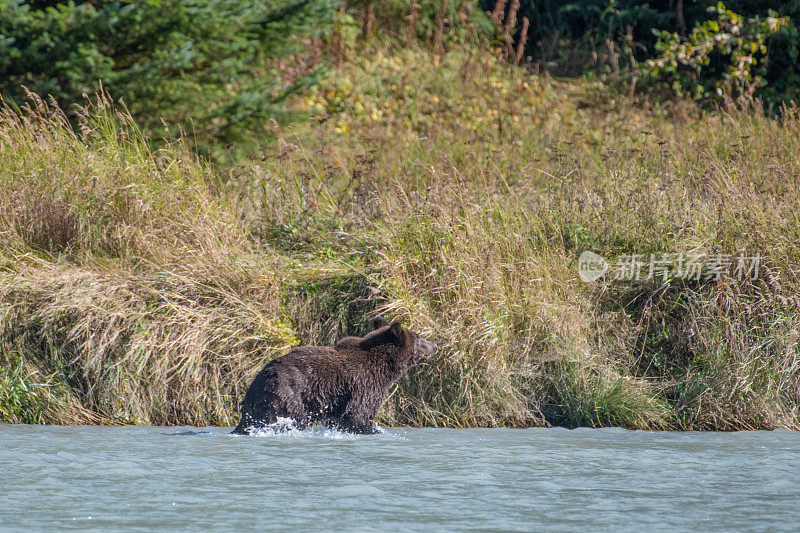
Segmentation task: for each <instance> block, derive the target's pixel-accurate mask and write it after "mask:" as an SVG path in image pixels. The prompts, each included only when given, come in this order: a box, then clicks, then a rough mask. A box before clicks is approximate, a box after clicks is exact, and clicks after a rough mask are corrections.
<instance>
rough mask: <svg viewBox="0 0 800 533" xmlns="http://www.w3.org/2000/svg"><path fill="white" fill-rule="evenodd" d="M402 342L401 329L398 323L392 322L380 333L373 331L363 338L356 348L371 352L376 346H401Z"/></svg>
mask: <svg viewBox="0 0 800 533" xmlns="http://www.w3.org/2000/svg"><path fill="white" fill-rule="evenodd" d="M403 342H404V337H403V328H402V327H401V326H400V322H392V323H391V325H390V326H389V328H388V329H383V330H381V331H378V330H375V331H373V332H372V333H370V334H369V335H367V336H366V337H364V340H362V341H361V342H360V343H359V345H358V347H359V348H361V349H362V350H371V349H372V348H375V347H376V346H381V345H384V344H394V345H396V346H402V345H403Z"/></svg>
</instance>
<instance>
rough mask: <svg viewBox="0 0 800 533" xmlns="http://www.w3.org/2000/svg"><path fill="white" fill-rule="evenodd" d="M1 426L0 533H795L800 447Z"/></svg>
mask: <svg viewBox="0 0 800 533" xmlns="http://www.w3.org/2000/svg"><path fill="white" fill-rule="evenodd" d="M228 431H229V429H226V428H174V427H170V428H162V427H89V426H79V427H56V426H15V425H0V528H2V529H6V530H20V529H25V530H29V529H35V530H42V529H47V530H61V529H64V528H76V529H81V530H84V529H96V530H108V529H112V528H125V529H130V528H138V529H159V530H160V529H167V528H169V529H180V530H188V529H197V528H203V529H211V528H214V529H218V528H224V529H238V528H241V529H256V528H258V529H264V528H274V529H285V530H301V531H307V530H312V529H313V530H323V531H327V530H348V531H349V530H364V531H370V530H401V531H406V530H412V531H430V530H441V529H446V530H478V531H509V530H520V531H522V530H525V531H530V530H536V531H538V530H557V531H585V530H587V529H588V530H593V531H598V530H601V531H602V530H605V531H610V530H613V531H618V530H629V531H641V530H648V531H649V530H652V529H662V530H673V529H676V528H677V529H680V530H696V531H700V530H702V531H706V530H709V529H711V530H725V531H730V530H742V531H779V530H784V531H797V530H798V528H800V433H793V432H789V431H774V432H741V433H673V432H660V433H659V432H643V431H625V430H621V429H602V430H593V429H577V430H566V429H560V428H557V429H527V430H511V429H474V430H448V429H394V428H392V429H387V430H385V432H384V433H383V434H381V435H369V436H352V435H343V434H338V433H333V432H330V431H327V430H323V429H311V430H306V431H303V432H295V433H289V434H283V435H268V436H266V435H265V436H260V437H245V436H231V435H228Z"/></svg>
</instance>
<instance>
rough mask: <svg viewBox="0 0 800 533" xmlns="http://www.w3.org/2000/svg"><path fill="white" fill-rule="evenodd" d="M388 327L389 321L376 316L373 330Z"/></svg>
mask: <svg viewBox="0 0 800 533" xmlns="http://www.w3.org/2000/svg"><path fill="white" fill-rule="evenodd" d="M388 325H389V321H388V320H386V319H385V318H383V317H382V316H376V317H375V319H374V320H373V321H372V329H379V328H382V327H384V326H388Z"/></svg>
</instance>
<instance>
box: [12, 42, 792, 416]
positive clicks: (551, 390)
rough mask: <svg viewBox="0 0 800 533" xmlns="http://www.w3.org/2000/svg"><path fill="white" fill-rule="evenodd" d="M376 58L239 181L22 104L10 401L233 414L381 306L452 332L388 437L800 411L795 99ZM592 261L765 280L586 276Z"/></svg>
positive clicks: (467, 58) (463, 61)
mask: <svg viewBox="0 0 800 533" xmlns="http://www.w3.org/2000/svg"><path fill="white" fill-rule="evenodd" d="M371 53H372V55H370V56H369V57H368V58H367V59H364V60H363V61H362V62H361V63H360V64H358V65H357V66H353V65H349V66H347V67H344V70H342V71H341V72H339V73H338V75H336V76H333V77H331V79H330V84H329V86H325V85H324V86H321V87H319V94H318V95H314V96H312V97H309V98H308V99H306V100H305V101H303V102H298V105H299V106H306V107H314V108H316V109H318V110H320V111H321V117H320V120H317V121H312V122H310V123H309V124H304V125H298V126H295V127H293V128H291V129H287V130H280V131H279V132H278V134H279V138H278V140H276V141H275V142H270V143H267V144H268V145H267V146H266V147H265V149H264V150H263V151H262V152H261V153H259V154H253V157H252V158H251V159H250V160H249V161H248V162H247V163H244V164H242V165H240V166H236V167H231V168H217V169H212V168H209V167H207V166H205V165H203V164H200V163H198V162H197V161H195V160H194V158H192V157H190V156H189V155H187V154H186V152H185V151H184V150H183V147H181V146H180V145H178V146H171V147H167V148H164V149H162V150H159V151H153V150H152V149H151V148H149V147H148V144H147V143H146V142H145V140H144V139H142V138H141V135H140V134H139V133H138V132H137V130H136V128H135V126H134V125H133V124H132V123H131V121H130V119H128V118H127V117H126V115H125V114H124V113H119V112H116V111H114V110H113V109H112V108H111V107H110V104H109V103H108V101H107V100H103V99H101V100H100V101H99V102H98V103H97V104H96V105H95V106H94V107H93V108H92V109H90V110H88V111H87V113H86V115H85V118H84V121H83V122H82V125H81V128H79V129H78V130H77V132H73V131H72V130H71V129H70V128H69V127H68V125H67V124H66V123H65V122H64V120H63V119H62V118H61V116H60V114H59V113H58V111H57V110H48V109H46V108H45V106H44V105H43V104H39V106H38V107H37V108H35V109H27V110H23V111H22V112H21V113H18V112H16V111H12V110H6V111H5V112H4V114H3V115H2V117H0V195H2V203H1V204H0V207H1V208H2V209H1V210H0V261H1V262H2V263H0V279H2V285H0V306H2V309H3V314H2V315H0V316H1V317H2V318H0V320H2V328H0V332H2V336H1V337H0V342H2V344H0V361H2V364H3V368H9V369H12V368H17V367H16V366H15V365H16V364H17V363H16V362H17V361H18V360H19V359H18V354H19V353H20V351H23V352H24V353H26V354H27V355H26V357H25V364H24V368H23V369H22V370H20V372H21V373H18V374H16V376H17V377H14V378H13V379H10V378H8V379H7V381H8V382H9V383H15V384H16V385H13V387H12V389H13V390H14V391H21V390H22V389H20V388H19V387H20V386H19V383H21V382H20V378H19V376H26V375H32V374H31V373H32V372H38V374H36V375H37V376H39V377H40V378H41V379H39V378H37V380H38V381H36V382H37V383H46V382H51V381H52V382H53V383H56V382H57V383H60V384H61V385H60V387H61V388H59V389H58V391H60V392H58V394H61V395H62V397H66V396H69V398H73V399H75V401H73V402H72V403H68V402H65V403H64V408H63V410H64V411H67V410H72V411H73V412H75V408H74V405H75V404H76V402H79V403H80V404H81V405H82V406H83V409H85V413H92V416H95V417H96V420H101V421H106V422H110V421H115V422H141V423H191V424H204V423H230V422H231V421H232V420H233V419H234V418H235V416H236V413H235V409H236V403H237V400H238V399H239V398H240V397H241V394H242V393H243V391H244V389H245V387H246V386H247V384H248V382H249V379H250V378H251V377H252V376H253V374H254V372H256V371H257V370H258V369H259V368H260V366H261V365H263V363H264V362H265V361H266V360H268V359H269V358H271V357H274V356H276V355H278V354H280V353H282V352H283V351H285V350H286V349H288V347H289V346H291V345H292V344H296V343H301V342H302V343H328V344H330V343H333V342H334V341H335V339H336V337H337V336H339V335H342V334H345V333H349V334H358V333H361V331H359V329H360V328H362V327H363V315H364V314H365V313H367V312H370V311H376V310H380V311H381V312H383V313H385V314H387V315H388V316H391V317H396V318H400V319H402V320H403V321H404V323H406V324H408V325H409V326H411V327H413V328H414V329H416V330H417V331H419V332H420V333H422V334H423V335H426V336H428V337H431V338H432V339H433V340H435V341H436V342H437V343H438V344H439V346H440V353H439V355H438V356H437V357H436V358H435V359H433V360H432V361H430V362H429V363H428V364H427V365H425V366H420V367H418V368H415V369H414V370H413V371H412V372H410V373H409V375H408V376H407V377H406V378H405V379H403V380H402V381H401V383H400V384H399V385H398V387H397V389H396V390H394V391H393V392H392V395H391V397H390V399H389V401H388V402H387V404H386V406H385V407H384V409H383V410H382V411H381V415H380V416H381V423H383V424H387V425H388V424H414V425H434V426H453V427H463V426H476V425H477V426H500V425H506V426H526V425H545V424H562V425H567V426H579V425H586V426H593V427H599V426H611V425H613V426H622V427H628V428H640V429H648V428H649V429H664V428H679V429H690V428H691V429H742V428H773V427H790V428H798V426H799V425H800V422H799V419H798V416H799V415H800V413H798V407H797V406H798V400H800V398H799V397H798V395H800V392H798V391H799V390H800V379H799V378H800V354H798V348H797V338H798V331H800V323H798V318H797V306H798V298H797V288H798V277H797V276H798V272H797V264H798V260H799V259H800V249H799V247H800V245H799V244H798V243H799V242H800V224H799V223H798V222H799V221H798V215H797V205H798V200H800V198H798V187H797V183H796V181H797V179H798V176H799V175H800V156H798V154H800V117H799V116H798V112H797V110H795V109H784V110H782V111H781V114H780V115H779V116H777V117H774V118H766V117H765V116H764V113H763V112H762V110H761V109H759V108H758V105H757V104H753V103H747V102H742V103H740V106H739V107H737V108H733V107H731V108H729V109H721V110H719V111H718V112H713V113H701V112H700V111H698V110H697V109H696V108H694V107H693V105H692V104H690V103H687V102H683V101H675V102H667V103H660V104H654V103H648V102H646V101H640V100H635V101H631V100H629V99H628V97H627V96H625V95H621V94H619V93H617V92H616V91H614V90H612V89H609V88H605V87H602V86H600V85H598V84H596V83H593V82H589V81H581V82H569V83H568V82H564V81H559V80H548V79H546V78H541V77H532V76H530V75H529V74H527V73H526V72H524V71H523V70H520V69H516V68H513V67H509V66H507V65H505V64H503V63H502V62H500V61H497V60H496V59H494V58H493V57H491V56H490V55H488V54H485V53H483V54H478V53H474V52H469V51H460V50H456V51H454V52H452V53H450V54H448V55H447V56H445V57H444V58H442V59H441V60H440V61H438V66H434V65H433V62H434V60H433V59H432V57H431V56H429V55H428V54H426V53H424V52H420V51H416V50H403V51H400V52H397V53H395V52H392V49H391V48H383V49H380V50H373V51H372V52H371ZM584 250H593V251H595V252H597V253H599V254H601V255H603V256H605V257H608V258H613V257H616V256H618V255H621V254H630V253H642V254H649V253H653V252H656V253H664V252H666V253H681V252H684V253H689V252H691V253H701V254H713V253H727V254H737V253H739V252H746V253H749V254H752V253H760V254H761V255H762V256H763V257H764V261H763V265H764V268H763V271H762V273H763V275H762V276H761V278H760V279H758V280H755V281H751V280H722V281H719V282H713V281H702V282H694V283H686V282H683V281H682V280H680V279H676V278H672V279H669V280H668V281H667V282H666V283H662V282H661V281H660V280H659V281H641V282H613V281H607V280H606V281H601V282H597V283H594V284H585V283H583V282H581V281H580V280H579V279H578V276H577V257H578V255H579V254H580V253H581V252H582V251H584ZM7 374H8V375H11V374H10V372H8V373H7ZM9 380H10V381H9ZM48 380H50V381H48ZM12 389H9V390H12ZM3 390H6V389H3ZM14 397H18V398H21V399H24V398H27V396H25V394H24V393H22V392H15V393H14ZM20 402H21V400H20ZM20 402H18V404H20V405H22V404H23V403H20ZM39 404H41V402H39V403H37V402H36V401H33V402H32V403H31V405H39ZM15 405H16V404H15ZM35 409H37V408H35V407H31V408H30V409H29V410H28V411H30V412H35V413H38V412H39V411H35ZM18 411H19V409H18V410H17V411H14V412H15V413H17V414H15V415H14V416H16V417H17V420H22V418H20V416H21V415H20V414H19V412H18ZM22 411H25V412H27V411H26V410H25V409H23V410H22ZM4 412H5V411H4ZM41 413H42V414H41V415H37V416H39V418H38V419H41V420H43V421H70V420H72V419H70V418H68V417H61V418H60V416H61V415H58V414H57V410H52V409H51V410H49V411H48V410H44V411H41ZM26 416H27V415H26ZM3 417H4V418H5V419H12V417H11V416H10V415H6V414H4V415H3ZM38 419H37V420H38ZM77 419H80V417H77ZM85 419H86V420H91V419H90V417H89V415H88V414H86V415H85ZM26 420H30V418H28V419H26Z"/></svg>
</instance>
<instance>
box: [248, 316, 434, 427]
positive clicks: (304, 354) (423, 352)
mask: <svg viewBox="0 0 800 533" xmlns="http://www.w3.org/2000/svg"><path fill="white" fill-rule="evenodd" d="M375 326H376V328H377V329H375V331H373V332H371V333H370V334H368V335H366V336H365V337H345V338H343V339H341V340H340V341H339V342H338V343H337V344H336V346H335V347H333V348H330V347H326V346H325V347H324V346H300V347H298V348H295V349H294V350H292V351H291V352H290V353H288V354H286V355H284V356H282V357H278V358H277V359H275V360H273V361H271V362H270V363H268V364H267V365H266V366H265V367H264V369H263V370H262V371H261V372H260V373H259V374H258V375H257V376H256V377H255V379H254V380H253V383H252V384H251V385H250V387H249V388H248V390H247V393H246V394H245V397H244V400H243V401H242V406H241V413H242V418H241V421H240V422H239V425H238V426H237V427H236V429H234V433H239V434H248V433H250V432H252V430H254V429H259V428H263V427H266V426H267V425H269V424H274V423H276V422H277V421H278V418H290V419H292V420H293V421H294V423H295V424H296V426H297V427H298V428H304V427H306V426H308V425H310V424H313V423H316V422H323V423H326V424H328V425H329V426H332V427H335V428H336V429H340V430H343V431H350V432H354V433H373V432H374V431H375V428H374V420H375V416H376V415H377V413H378V409H380V406H381V405H382V404H383V401H384V400H385V398H386V395H387V393H388V391H389V388H390V387H391V386H392V385H393V384H394V383H396V382H397V380H398V379H400V376H402V375H403V372H405V370H406V369H407V368H408V367H410V366H411V365H413V364H415V363H416V362H418V361H419V360H421V359H422V358H424V357H427V356H430V355H431V354H433V351H434V350H435V347H436V345H435V344H434V343H432V342H429V341H426V340H424V339H422V338H420V337H419V335H417V334H416V333H414V332H413V331H411V330H408V329H406V328H403V327H402V326H400V324H399V322H393V323H392V324H389V323H388V322H387V321H386V320H385V319H383V318H378V319H376V320H375Z"/></svg>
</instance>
